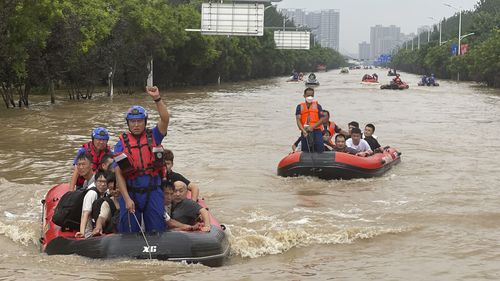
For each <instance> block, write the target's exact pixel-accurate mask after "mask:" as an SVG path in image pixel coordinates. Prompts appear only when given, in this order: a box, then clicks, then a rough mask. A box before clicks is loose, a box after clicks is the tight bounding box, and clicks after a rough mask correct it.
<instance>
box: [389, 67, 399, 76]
mask: <svg viewBox="0 0 500 281" xmlns="http://www.w3.org/2000/svg"><path fill="white" fill-rule="evenodd" d="M396 75H397V73H396V69H394V70H392V69H389V71H388V72H387V76H396Z"/></svg>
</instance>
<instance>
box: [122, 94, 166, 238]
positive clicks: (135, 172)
mask: <svg viewBox="0 0 500 281" xmlns="http://www.w3.org/2000/svg"><path fill="white" fill-rule="evenodd" d="M146 91H147V93H148V94H149V96H150V97H151V98H152V99H153V101H154V102H155V104H156V108H157V110H158V113H159V115H160V121H159V122H158V124H157V125H156V126H155V127H154V128H153V129H149V128H146V124H147V121H148V113H147V112H146V110H145V109H144V108H143V107H142V106H137V105H135V106H132V107H131V108H130V109H129V110H128V111H127V113H126V114H125V119H126V120H127V125H128V129H129V132H127V133H123V134H122V135H121V136H120V140H119V141H118V142H117V143H116V145H115V156H114V158H115V161H116V163H117V167H116V168H115V174H116V182H117V185H118V188H119V189H120V193H121V195H122V196H121V197H120V199H119V203H120V221H119V223H118V231H119V232H139V230H140V225H141V224H142V222H141V221H142V220H144V225H145V228H146V231H147V232H158V231H164V230H165V229H166V223H165V218H164V215H165V204H164V196H163V191H162V188H161V179H162V176H163V175H162V171H163V170H164V165H165V163H164V159H163V158H164V151H163V148H162V147H161V142H162V141H163V138H164V137H165V135H166V134H167V129H168V123H169V120H170V116H169V113H168V110H167V107H166V105H165V104H164V103H163V101H162V100H161V96H160V91H159V90H158V88H157V87H156V86H155V87H149V86H148V87H146ZM137 222H138V223H139V224H138V223H137Z"/></svg>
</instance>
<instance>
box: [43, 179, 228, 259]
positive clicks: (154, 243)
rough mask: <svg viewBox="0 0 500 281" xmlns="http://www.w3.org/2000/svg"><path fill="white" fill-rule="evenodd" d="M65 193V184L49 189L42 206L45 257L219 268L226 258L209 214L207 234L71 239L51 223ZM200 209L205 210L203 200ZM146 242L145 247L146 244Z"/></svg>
mask: <svg viewBox="0 0 500 281" xmlns="http://www.w3.org/2000/svg"><path fill="white" fill-rule="evenodd" d="M67 191H69V185H68V184H60V185H57V186H54V187H53V188H51V189H50V190H49V191H48V193H47V195H46V196H45V199H44V200H42V203H43V225H42V227H43V230H42V234H41V238H40V242H41V250H42V252H45V253H47V254H49V255H71V254H77V255H80V256H84V257H89V258H119V257H121V258H123V257H125V258H137V259H148V258H153V259H158V260H166V261H185V262H188V263H201V264H204V265H207V266H221V265H222V264H223V263H224V261H225V259H226V258H227V257H228V255H229V248H230V247H229V241H228V238H227V236H226V234H225V232H224V229H225V227H224V226H222V225H220V224H219V223H218V222H217V220H216V219H215V218H214V217H213V216H212V215H211V214H210V221H211V222H212V227H211V230H210V232H201V231H193V232H186V231H165V232H159V233H146V238H144V237H143V236H142V234H141V233H113V234H107V235H102V236H96V237H91V238H87V239H83V238H75V233H76V231H71V230H70V231H65V230H64V229H61V227H59V226H58V225H56V224H54V222H53V221H52V216H53V215H54V210H55V208H56V206H57V203H58V202H59V199H60V198H61V197H62V195H63V194H64V193H66V192H67ZM199 204H200V205H202V206H203V207H206V205H205V203H204V202H203V200H200V202H199ZM146 241H147V243H146Z"/></svg>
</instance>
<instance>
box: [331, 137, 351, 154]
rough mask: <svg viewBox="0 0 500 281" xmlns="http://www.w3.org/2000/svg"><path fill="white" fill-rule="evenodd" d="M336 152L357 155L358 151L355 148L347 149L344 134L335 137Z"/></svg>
mask: <svg viewBox="0 0 500 281" xmlns="http://www.w3.org/2000/svg"><path fill="white" fill-rule="evenodd" d="M333 150H334V151H336V152H343V153H349V154H353V155H355V154H356V153H357V151H356V150H355V149H353V148H350V147H347V146H346V145H345V136H344V135H343V134H338V135H336V136H335V147H334V148H333Z"/></svg>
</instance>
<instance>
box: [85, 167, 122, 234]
mask: <svg viewBox="0 0 500 281" xmlns="http://www.w3.org/2000/svg"><path fill="white" fill-rule="evenodd" d="M106 184H107V186H108V194H106V195H105V196H103V197H101V198H99V199H97V200H96V201H94V203H93V204H92V221H93V222H94V224H95V227H94V230H92V236H97V235H101V234H103V233H104V234H107V233H115V232H117V231H118V222H119V221H120V203H119V201H118V198H119V196H120V190H119V189H118V187H117V186H116V176H115V174H114V173H107V177H106Z"/></svg>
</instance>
